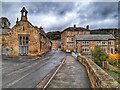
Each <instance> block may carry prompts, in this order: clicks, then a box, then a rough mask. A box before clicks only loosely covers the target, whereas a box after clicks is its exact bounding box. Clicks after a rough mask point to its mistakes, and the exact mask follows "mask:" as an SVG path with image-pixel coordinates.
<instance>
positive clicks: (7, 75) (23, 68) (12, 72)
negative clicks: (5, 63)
mask: <svg viewBox="0 0 120 90" xmlns="http://www.w3.org/2000/svg"><path fill="white" fill-rule="evenodd" d="M36 64H38V63H34V64H33V65H30V66H28V67H26V68H22V69H19V70H18V71H14V72H11V73H9V74H7V75H5V76H10V75H12V74H15V73H19V72H20V71H22V70H25V69H29V68H30V67H34V66H35V65H36Z"/></svg>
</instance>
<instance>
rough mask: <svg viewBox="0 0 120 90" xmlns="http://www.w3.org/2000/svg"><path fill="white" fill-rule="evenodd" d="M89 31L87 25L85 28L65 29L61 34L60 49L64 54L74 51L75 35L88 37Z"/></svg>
mask: <svg viewBox="0 0 120 90" xmlns="http://www.w3.org/2000/svg"><path fill="white" fill-rule="evenodd" d="M89 34H90V30H89V26H88V25H87V26H86V28H82V27H76V25H74V26H73V27H68V28H66V29H65V30H64V31H63V32H62V34H61V49H62V50H63V51H66V52H71V51H75V45H74V37H75V36H76V35H89Z"/></svg>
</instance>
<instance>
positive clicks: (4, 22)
mask: <svg viewBox="0 0 120 90" xmlns="http://www.w3.org/2000/svg"><path fill="white" fill-rule="evenodd" d="M9 31H10V21H9V20H8V19H7V18H6V17H1V18H0V55H1V52H2V54H4V55H7V45H8V40H9Z"/></svg>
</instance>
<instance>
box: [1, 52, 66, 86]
mask: <svg viewBox="0 0 120 90" xmlns="http://www.w3.org/2000/svg"><path fill="white" fill-rule="evenodd" d="M66 55H67V54H66V53H64V52H62V51H50V52H48V53H47V54H45V55H44V56H42V57H30V58H29V57H23V58H22V57H18V58H8V59H6V60H2V88H34V87H36V85H37V84H38V83H39V82H40V81H42V79H43V78H44V77H45V76H46V75H48V74H49V73H50V72H51V71H52V70H53V69H54V68H55V67H56V66H58V65H59V64H60V62H61V60H62V59H63V58H64V57H65V56H66Z"/></svg>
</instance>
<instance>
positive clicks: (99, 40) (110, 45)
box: [75, 34, 115, 55]
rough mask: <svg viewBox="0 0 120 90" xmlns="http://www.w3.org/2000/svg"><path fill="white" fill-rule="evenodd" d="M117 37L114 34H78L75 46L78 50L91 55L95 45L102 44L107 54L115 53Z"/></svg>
mask: <svg viewBox="0 0 120 90" xmlns="http://www.w3.org/2000/svg"><path fill="white" fill-rule="evenodd" d="M114 45H115V38H114V36H113V35H112V34H107V35H95V34H94V35H77V36H76V37H75V47H76V48H77V52H80V53H81V54H84V55H85V54H86V55H90V54H92V50H93V49H94V47H95V46H100V47H101V48H102V49H103V50H104V51H105V52H106V53H107V54H115V47H114Z"/></svg>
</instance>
